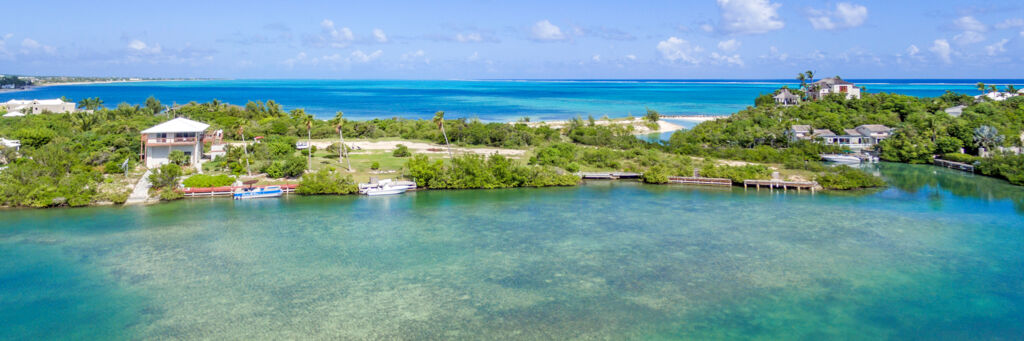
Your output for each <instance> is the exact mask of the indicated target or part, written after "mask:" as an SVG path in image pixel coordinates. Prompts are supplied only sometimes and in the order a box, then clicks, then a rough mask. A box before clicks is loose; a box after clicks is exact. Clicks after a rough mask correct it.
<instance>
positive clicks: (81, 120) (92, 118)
mask: <svg viewBox="0 0 1024 341" xmlns="http://www.w3.org/2000/svg"><path fill="white" fill-rule="evenodd" d="M97 121H98V119H97V117H96V115H95V114H90V113H87V112H82V111H79V112H76V113H74V114H71V122H72V123H74V124H75V125H77V126H78V128H79V129H81V130H82V131H88V130H89V129H91V128H92V126H93V125H95V124H96V122H97Z"/></svg>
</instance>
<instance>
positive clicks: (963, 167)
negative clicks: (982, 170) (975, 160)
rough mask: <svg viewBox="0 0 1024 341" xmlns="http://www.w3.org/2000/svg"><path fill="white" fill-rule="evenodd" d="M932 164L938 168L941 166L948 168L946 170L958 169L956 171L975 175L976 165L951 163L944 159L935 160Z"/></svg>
mask: <svg viewBox="0 0 1024 341" xmlns="http://www.w3.org/2000/svg"><path fill="white" fill-rule="evenodd" d="M932 164H934V165H936V166H939V167H946V168H949V169H956V170H959V171H964V172H971V173H974V165H970V164H966V163H963V162H956V161H949V160H943V159H934V161H932Z"/></svg>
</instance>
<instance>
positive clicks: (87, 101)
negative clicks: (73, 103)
mask: <svg viewBox="0 0 1024 341" xmlns="http://www.w3.org/2000/svg"><path fill="white" fill-rule="evenodd" d="M78 107H79V108H83V109H85V110H96V109H99V108H102V107H103V100H101V99H100V98H99V97H93V98H83V99H82V100H80V101H78Z"/></svg>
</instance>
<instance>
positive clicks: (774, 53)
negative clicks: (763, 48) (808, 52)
mask: <svg viewBox="0 0 1024 341" xmlns="http://www.w3.org/2000/svg"><path fill="white" fill-rule="evenodd" d="M761 58H762V59H774V60H778V61H780V62H784V61H786V59H789V54H788V53H782V52H779V48H778V47H775V46H772V47H769V48H768V55H762V56H761Z"/></svg>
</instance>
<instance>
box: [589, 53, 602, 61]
mask: <svg viewBox="0 0 1024 341" xmlns="http://www.w3.org/2000/svg"><path fill="white" fill-rule="evenodd" d="M590 59H591V60H593V61H594V62H595V63H598V62H601V55H599V54H595V55H594V56H593V57H590Z"/></svg>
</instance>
